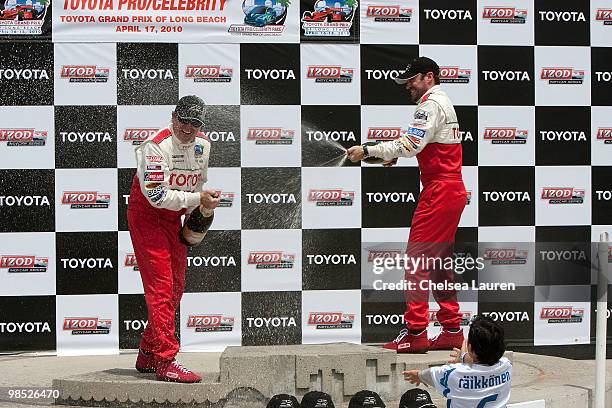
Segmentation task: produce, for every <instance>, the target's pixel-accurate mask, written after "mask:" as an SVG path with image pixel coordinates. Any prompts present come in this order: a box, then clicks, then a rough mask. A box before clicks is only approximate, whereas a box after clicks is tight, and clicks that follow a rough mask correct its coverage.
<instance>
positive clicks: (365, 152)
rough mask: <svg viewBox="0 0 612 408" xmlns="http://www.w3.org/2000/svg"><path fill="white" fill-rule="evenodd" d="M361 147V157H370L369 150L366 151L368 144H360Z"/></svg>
mask: <svg viewBox="0 0 612 408" xmlns="http://www.w3.org/2000/svg"><path fill="white" fill-rule="evenodd" d="M361 147H362V148H363V158H364V159H367V158H368V157H370V152H368V145H365V144H363V145H361Z"/></svg>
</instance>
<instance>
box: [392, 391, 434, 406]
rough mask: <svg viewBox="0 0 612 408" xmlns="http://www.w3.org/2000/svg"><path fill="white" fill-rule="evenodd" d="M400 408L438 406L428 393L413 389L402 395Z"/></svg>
mask: <svg viewBox="0 0 612 408" xmlns="http://www.w3.org/2000/svg"><path fill="white" fill-rule="evenodd" d="M399 408H436V405H435V404H434V403H433V401H432V400H431V395H429V393H428V392H427V391H425V390H423V389H421V388H413V389H411V390H408V391H406V392H405V393H404V395H402V399H401V400H400V404H399Z"/></svg>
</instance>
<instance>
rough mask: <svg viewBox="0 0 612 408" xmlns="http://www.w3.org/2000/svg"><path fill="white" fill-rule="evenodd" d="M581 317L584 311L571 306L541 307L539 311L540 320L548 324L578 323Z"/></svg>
mask: <svg viewBox="0 0 612 408" xmlns="http://www.w3.org/2000/svg"><path fill="white" fill-rule="evenodd" d="M583 316H584V309H578V308H575V307H573V306H557V307H543V308H542V310H541V311H540V319H542V320H548V323H580V322H582V318H583Z"/></svg>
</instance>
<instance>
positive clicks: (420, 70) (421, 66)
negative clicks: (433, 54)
mask: <svg viewBox="0 0 612 408" xmlns="http://www.w3.org/2000/svg"><path fill="white" fill-rule="evenodd" d="M428 72H433V73H434V75H440V67H439V66H438V64H437V63H436V61H434V60H432V59H431V58H427V57H416V58H415V59H413V60H412V62H411V63H410V64H408V66H407V67H406V69H404V70H403V71H400V74H399V75H398V76H397V77H396V78H394V81H395V82H396V83H398V84H400V85H403V84H405V83H406V82H408V80H409V79H410V78H413V77H415V76H417V75H418V74H426V73H428Z"/></svg>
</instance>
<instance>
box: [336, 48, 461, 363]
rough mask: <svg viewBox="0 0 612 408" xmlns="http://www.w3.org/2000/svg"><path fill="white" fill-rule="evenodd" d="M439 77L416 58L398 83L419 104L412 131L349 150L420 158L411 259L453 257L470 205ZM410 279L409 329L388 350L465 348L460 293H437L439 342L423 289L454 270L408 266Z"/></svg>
mask: <svg viewBox="0 0 612 408" xmlns="http://www.w3.org/2000/svg"><path fill="white" fill-rule="evenodd" d="M439 77H440V68H439V67H438V64H436V63H435V62H434V61H433V60H431V59H429V58H426V57H419V58H416V59H415V60H413V62H412V63H411V64H410V65H409V66H408V67H407V68H406V70H404V71H403V72H401V73H400V75H399V76H398V77H397V78H396V79H395V81H396V82H397V83H398V84H402V85H405V87H406V90H408V91H409V92H410V95H411V97H412V100H413V101H414V102H416V103H417V107H416V110H415V113H414V118H413V120H412V122H411V124H410V127H409V128H408V130H407V132H406V133H405V134H403V135H402V136H401V137H400V138H399V139H397V140H394V141H390V142H384V143H379V144H377V145H375V146H368V145H364V146H353V147H351V148H350V149H349V150H348V152H347V154H348V156H349V159H351V160H352V161H357V160H363V159H365V158H368V157H378V158H382V159H383V160H384V161H385V164H386V165H392V164H395V162H397V158H398V157H413V156H416V158H417V160H418V163H419V170H420V174H421V184H422V185H423V189H422V191H421V194H420V195H419V202H418V204H417V207H416V210H415V212H414V215H413V218H412V224H411V227H410V236H409V238H408V249H407V256H408V259H409V260H410V259H411V258H412V259H416V258H419V257H421V256H422V255H424V256H425V257H429V258H431V259H445V258H446V257H451V256H452V244H453V243H454V241H455V233H456V232H457V227H458V225H459V220H460V218H461V213H462V212H463V209H464V207H465V205H466V203H467V194H466V191H465V186H464V184H463V179H462V176H461V160H462V152H461V139H460V136H459V125H458V122H457V115H456V113H455V109H454V108H453V105H452V103H451V101H450V99H449V98H448V96H447V95H446V93H444V92H443V91H442V89H441V88H440V86H439V83H440V80H439ZM430 272H431V273H430ZM405 279H406V281H407V282H408V283H411V282H412V283H413V285H412V286H411V290H407V291H405V297H406V312H405V314H404V321H405V322H406V325H407V328H406V329H403V330H402V331H401V332H400V334H399V335H398V336H397V338H396V339H395V340H394V341H391V342H389V343H386V344H385V345H384V347H385V348H387V349H391V350H396V351H397V352H398V353H423V352H427V350H446V349H449V350H452V349H453V348H454V347H457V348H461V345H462V343H463V332H462V331H461V329H460V323H461V314H460V313H459V304H458V303H457V298H456V292H455V291H454V290H445V291H441V290H436V291H433V295H434V298H435V299H436V301H437V302H438V304H439V306H440V310H439V311H438V312H437V320H438V321H439V322H440V324H441V325H442V328H443V329H442V332H441V333H440V335H439V336H438V337H437V338H435V339H433V340H429V339H428V338H427V327H428V324H429V317H428V314H429V313H428V312H429V304H428V297H429V296H428V294H429V290H428V286H427V287H425V288H423V287H422V286H421V285H420V284H421V283H423V282H426V281H427V282H429V281H432V282H434V283H440V282H444V281H450V282H452V281H453V271H452V270H448V269H443V268H442V269H435V268H432V267H429V269H427V268H423V267H422V266H420V267H419V266H417V267H414V268H410V269H408V268H406V271H405ZM427 282H426V283H427ZM412 288H414V290H412Z"/></svg>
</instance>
